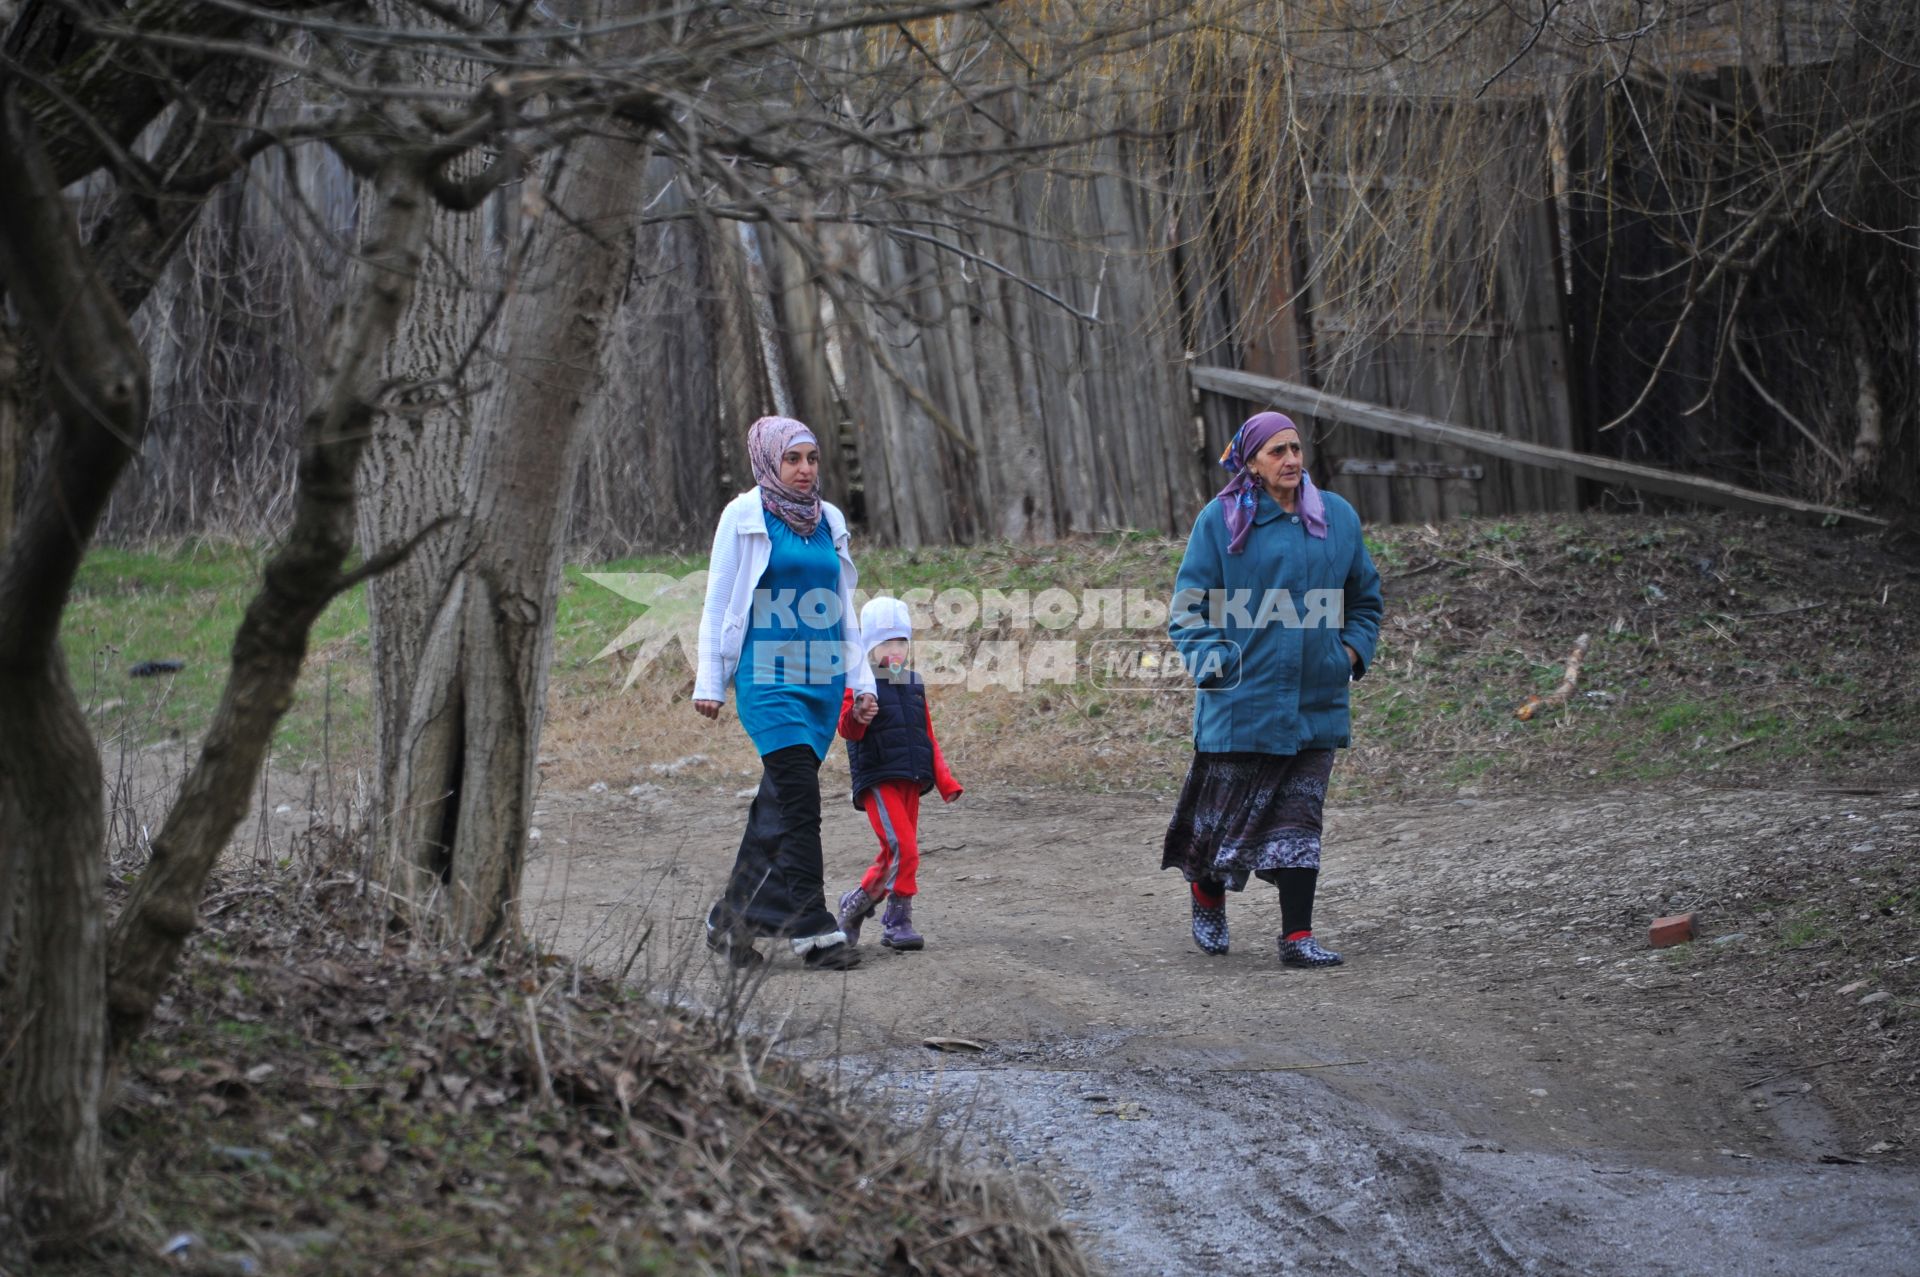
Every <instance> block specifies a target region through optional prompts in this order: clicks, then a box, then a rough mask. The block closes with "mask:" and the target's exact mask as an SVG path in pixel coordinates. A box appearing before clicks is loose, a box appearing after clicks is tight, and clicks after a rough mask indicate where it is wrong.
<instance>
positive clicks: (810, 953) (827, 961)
mask: <svg viewBox="0 0 1920 1277" xmlns="http://www.w3.org/2000/svg"><path fill="white" fill-rule="evenodd" d="M800 961H802V962H804V963H806V964H807V965H808V966H810V967H812V968H813V969H814V970H816V971H851V970H853V969H854V968H855V967H857V966H859V965H860V951H859V950H858V949H856V948H854V947H853V946H852V945H850V944H844V943H843V944H830V945H828V946H827V947H826V948H824V949H809V950H807V952H806V955H805V956H804V957H802V958H801V959H800Z"/></svg>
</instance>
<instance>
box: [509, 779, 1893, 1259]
mask: <svg viewBox="0 0 1920 1277" xmlns="http://www.w3.org/2000/svg"><path fill="white" fill-rule="evenodd" d="M750 783H751V781H750V779H749V778H746V777H733V776H728V777H726V778H711V779H708V780H706V782H705V783H704V784H695V783H691V782H689V781H684V780H683V781H664V782H662V784H660V785H657V786H642V787H640V791H639V792H638V793H637V794H632V795H629V794H625V793H622V792H620V791H617V790H616V791H611V792H599V793H564V794H563V793H552V792H549V793H548V794H547V795H545V797H544V799H543V802H542V812H543V814H542V815H541V817H540V818H539V821H538V823H539V825H540V826H541V831H542V834H541V846H542V848H543V852H542V854H541V856H540V857H539V858H538V859H536V861H535V862H534V864H533V865H532V867H531V869H530V873H529V877H528V882H527V899H528V919H529V923H530V925H532V926H533V927H534V928H535V929H536V930H537V931H540V932H542V933H543V934H545V935H547V936H549V937H550V938H551V939H552V942H553V943H554V944H555V945H556V946H557V947H558V948H559V949H561V950H562V951H565V952H572V953H585V954H588V955H590V956H591V957H592V958H593V959H594V960H596V961H598V962H600V963H603V964H604V963H607V962H609V961H611V962H614V963H616V964H617V963H620V962H624V961H626V957H627V954H628V953H630V952H631V951H632V947H633V945H634V943H635V941H636V939H637V938H638V937H639V936H641V935H643V934H645V932H646V928H647V927H649V926H652V927H653V928H654V930H653V933H652V935H651V937H650V938H649V939H648V941H647V944H646V946H645V948H644V949H643V950H642V951H641V956H640V958H639V959H638V962H637V964H636V970H640V969H643V968H645V967H647V966H649V965H652V966H653V967H654V970H655V973H656V974H657V973H658V972H659V971H660V970H661V969H662V967H664V966H668V965H671V964H672V963H673V962H674V960H675V958H674V955H676V954H685V953H686V952H687V949H688V945H689V944H690V942H691V939H692V936H693V934H694V931H695V929H696V927H697V923H698V919H699V916H700V914H701V911H702V910H703V908H704V906H705V904H706V902H707V901H709V900H710V899H711V898H712V897H713V895H714V894H715V892H716V890H717V888H718V886H719V884H720V882H721V881H722V879H723V877H724V875H725V872H726V869H727V866H728V864H729V863H730V861H731V857H732V852H733V848H734V846H735V844H736V842H737V839H738V835H739V828H740V822H741V818H742V816H743V814H744V810H745V806H746V799H745V798H744V797H742V796H740V795H739V794H738V793H737V792H736V791H738V790H741V789H744V788H745V787H746V786H748V785H749V784H750ZM828 792H829V793H830V794H834V793H837V792H838V791H837V790H836V789H835V788H834V787H833V784H832V782H829V785H828ZM1166 811H1167V806H1166V803H1165V802H1164V800H1157V799H1154V798H1148V797H1132V796H1124V795H1123V796H1118V797H1115V796H1076V795H1061V794H1054V793H1049V794H1018V793H1008V792H1004V791H1001V792H982V793H969V794H968V795H967V796H966V797H965V798H963V799H962V800H961V802H960V803H959V804H957V805H955V806H954V807H952V808H948V809H943V810H933V811H931V812H930V813H929V815H928V818H927V819H926V821H925V824H924V831H923V841H924V843H925V844H926V847H927V850H926V858H925V863H924V866H923V869H922V876H921V881H922V887H921V892H922V894H921V899H920V903H919V905H918V907H917V908H916V921H917V922H918V923H919V924H920V927H921V929H922V930H923V931H925V932H926V934H927V936H928V937H929V947H928V949H927V950H926V951H925V952H924V953H920V954H908V955H900V954H893V953H889V952H885V951H882V950H879V949H878V948H873V949H871V950H870V951H869V953H868V958H867V962H866V963H865V964H864V965H863V966H862V967H861V968H860V969H859V970H857V971H854V972H852V973H850V974H849V975H847V976H845V977H839V976H829V975H822V974H820V973H815V972H808V971H803V970H802V969H801V968H800V967H799V965H798V963H797V962H795V961H794V960H792V959H791V958H788V957H782V958H781V959H779V960H778V962H777V963H776V964H775V965H774V969H773V971H772V973H771V974H770V976H769V978H768V979H767V981H766V983H765V985H764V987H763V988H762V989H761V990H760V992H759V994H758V1000H757V1003H756V1008H755V1011H756V1015H757V1017H758V1019H759V1022H760V1023H763V1024H767V1025H773V1024H784V1025H786V1029H787V1032H788V1034H789V1035H790V1036H797V1037H798V1038H799V1043H798V1046H797V1048H796V1049H799V1050H801V1051H814V1052H818V1053H819V1054H820V1055H821V1056H822V1057H823V1058H824V1057H825V1056H827V1055H829V1054H830V1053H831V1052H832V1050H833V1048H834V1046H835V1044H836V1042H837V1044H838V1046H839V1048H840V1049H841V1051H842V1053H843V1056H844V1063H843V1067H853V1068H855V1069H866V1070H870V1071H872V1072H874V1073H875V1074H876V1075H877V1076H878V1077H879V1078H880V1080H882V1081H883V1082H885V1083H887V1084H888V1085H889V1086H891V1087H892V1088H894V1092H895V1094H894V1099H893V1100H892V1102H893V1103H895V1104H897V1105H898V1106H899V1107H900V1108H901V1110H902V1111H903V1113H904V1114H905V1115H906V1116H908V1117H912V1116H914V1115H915V1114H916V1113H917V1112H921V1111H926V1108H927V1105H928V1102H929V1101H931V1100H933V1099H935V1098H936V1097H937V1098H938V1100H939V1103H938V1104H936V1105H934V1106H933V1110H934V1111H935V1112H936V1113H937V1114H938V1115H939V1116H938V1120H941V1121H944V1122H949V1123H956V1122H971V1123H972V1124H973V1126H974V1128H975V1129H979V1130H984V1131H985V1132H987V1133H988V1134H989V1135H991V1136H992V1137H993V1140H994V1141H995V1142H996V1143H997V1145H998V1147H999V1148H1000V1150H1001V1153H1000V1154H998V1155H1001V1156H1005V1157H1006V1158H1007V1159H1008V1160H1009V1161H1011V1162H1013V1163H1016V1164H1020V1165H1024V1166H1030V1167H1039V1168H1041V1169H1043V1170H1044V1171H1045V1172H1046V1173H1047V1174H1048V1176H1049V1177H1050V1178H1051V1179H1052V1181H1053V1182H1054V1183H1055V1184H1056V1185H1057V1186H1058V1188H1059V1190H1060V1191H1061V1193H1062V1195H1063V1196H1064V1197H1065V1199H1066V1201H1067V1203H1068V1206H1069V1209H1070V1213H1071V1215H1072V1217H1073V1218H1075V1219H1076V1220H1077V1221H1078V1222H1079V1223H1080V1225H1081V1226H1082V1227H1083V1228H1084V1230H1085V1233H1086V1235H1087V1238H1088V1240H1089V1243H1090V1245H1091V1247H1092V1249H1093V1250H1094V1251H1095V1252H1096V1253H1098V1254H1100V1255H1101V1256H1102V1257H1103V1258H1104V1259H1105V1260H1106V1262H1107V1263H1108V1265H1109V1267H1110V1269H1111V1271H1113V1272H1114V1273H1116V1274H1121V1275H1125V1277H1130V1275H1132V1274H1160V1273H1167V1274H1189V1273H1208V1274H1215V1273H1217V1274H1242V1273H1247V1274H1252V1273H1274V1272H1300V1273H1368V1274H1372V1273H1381V1274H1389V1273H1393V1274H1398V1273H1435V1274H1442V1273H1483V1272H1498V1273H1506V1272H1511V1273H1596V1274H1615V1273H1617V1274H1752V1273H1779V1274H1795V1275H1812V1274H1824V1273H1833V1274H1846V1275H1847V1277H1865V1275H1866V1274H1900V1273H1920V1170H1917V1169H1916V1168H1915V1166H1914V1165H1913V1163H1912V1161H1911V1160H1910V1158H1911V1154H1912V1152H1913V1150H1914V1149H1915V1148H1916V1146H1917V1145H1920V1132H1916V1129H1915V1125H1914V1113H1913V1109H1914V1101H1913V1096H1912V1088H1911V1086H1910V1085H1909V1083H1908V1081H1907V1079H1906V1078H1905V1077H1904V1076H1900V1075H1895V1074H1893V1073H1889V1072H1888V1070H1886V1069H1882V1070H1880V1073H1879V1074H1875V1073H1873V1071H1872V1070H1871V1069H1870V1068H1869V1067H1868V1066H1869V1065H1870V1064H1871V1060H1868V1059H1866V1058H1864V1056H1865V1054H1866V1053H1867V1052H1868V1051H1869V1048H1870V1047H1871V1046H1872V1044H1873V1043H1875V1042H1877V1041H1879V1040H1880V1039H1879V1038H1876V1037H1874V1036H1873V1035H1874V1034H1876V1033H1879V1032H1881V1029H1880V1028H1876V1027H1875V1026H1876V1025H1881V1026H1884V1025H1885V1024H1886V1023H1888V1021H1885V1020H1878V1021H1874V1020H1869V1019H1867V1018H1866V1017H1871V1016H1874V1015H1876V1014H1891V1012H1892V1008H1895V1007H1898V1006H1900V1005H1901V1003H1900V1002H1899V1001H1898V1000H1893V1001H1888V1000H1880V1002H1879V1004H1878V1005H1877V1007H1871V1008H1865V1009H1862V1010H1861V1011H1860V1012H1859V1018H1861V1020H1862V1022H1861V1023H1860V1024H1859V1025H1858V1026H1857V1031H1858V1033H1859V1034H1860V1035H1863V1036H1860V1037H1858V1038H1857V1039H1855V1038H1849V1039H1848V1040H1847V1049H1848V1050H1850V1051H1851V1052H1852V1054H1851V1055H1850V1056H1849V1057H1848V1060H1847V1061H1843V1062H1838V1063H1835V1062H1831V1061H1828V1060H1827V1059H1826V1053H1825V1052H1824V1051H1823V1044H1822V1043H1820V1042H1813V1041H1809V1040H1808V1038H1809V1035H1810V1034H1811V1033H1813V1032H1815V1031H1818V1032H1821V1033H1828V1032H1838V1031H1839V1030H1836V1029H1834V1028H1833V1027H1832V1026H1833V1025H1834V1024H1835V1023H1837V1022H1836V1021H1835V1020H1834V1018H1833V1015H1831V1014H1825V1013H1823V1014H1822V1015H1815V1014H1814V1013H1813V1011H1812V1010H1810V1009H1809V1008H1815V1007H1827V1006H1829V1005H1833V1006H1837V1005H1839V1004H1838V1003H1831V1004H1830V1003H1829V1002H1828V1001H1827V1000H1829V999H1832V998H1834V997H1836V996H1841V994H1840V993H1839V992H1838V991H1840V990H1845V989H1846V988H1847V986H1846V985H1845V984H1843V981H1845V980H1846V979H1847V978H1848V975H1849V969H1848V968H1847V967H1846V965H1845V962H1846V954H1845V953H1844V952H1842V951H1840V950H1836V953H1835V956H1834V957H1833V959H1832V962H1831V963H1829V964H1828V965H1823V966H1819V967H1817V968H1814V974H1813V975H1810V976H1808V977H1807V978H1805V979H1804V980H1802V981H1801V982H1800V983H1801V987H1797V988H1796V987H1794V986H1793V984H1792V982H1786V983H1784V984H1783V982H1782V981H1781V980H1779V979H1767V980H1762V979H1759V978H1758V973H1761V972H1772V973H1773V974H1775V975H1777V974H1778V973H1777V971H1775V969H1774V968H1773V967H1771V966H1769V965H1768V964H1770V963H1773V962H1776V961H1777V956H1778V953H1779V951H1780V948H1781V945H1782V943H1783V942H1782V940H1781V938H1780V935H1781V927H1782V926H1783V925H1785V924H1786V923H1787V922H1789V921H1790V919H1791V917H1792V913H1791V910H1792V905H1793V902H1792V900H1791V898H1783V896H1782V893H1783V892H1784V891H1787V890H1788V888H1787V887H1786V886H1785V885H1784V884H1788V883H1790V882H1791V881H1792V880H1793V875H1794V874H1796V873H1802V872H1806V871H1808V870H1809V867H1811V871H1813V872H1820V873H1841V872H1848V873H1852V874H1853V876H1852V877H1851V878H1850V879H1849V881H1852V882H1854V883H1857V884H1860V890H1862V891H1864V892H1870V891H1871V890H1873V889H1874V888H1875V887H1876V883H1875V881H1874V880H1873V875H1874V874H1876V873H1878V872H1880V871H1881V870H1882V869H1883V868H1886V867H1888V866H1893V865H1898V864H1910V863H1912V853H1913V851H1914V849H1915V847H1916V844H1920V793H1904V794H1902V793H1881V794H1849V793H1836V792H1820V791H1808V792H1800V793H1783V792H1779V791H1767V792H1759V791H1713V790H1698V789H1687V790H1679V789H1676V790H1671V791H1662V792H1651V793H1630V794H1629V793H1620V794H1602V795H1598V796H1595V795H1584V796H1580V797H1577V798H1567V799H1563V800H1553V799H1524V800H1523V799H1515V798H1502V799H1489V800H1480V799H1476V798H1471V797H1468V798H1461V799H1457V800H1454V801H1447V802H1436V803H1432V804H1421V805H1394V806H1374V807H1347V808H1338V807H1336V808H1334V809H1332V810H1331V811H1330V813H1329V816H1330V819H1329V829H1328V853H1327V864H1326V871H1325V872H1324V873H1323V885H1322V893H1321V903H1320V906H1319V909H1318V916H1317V919H1316V921H1317V930H1318V931H1319V932H1320V933H1321V934H1322V935H1323V936H1324V937H1325V939H1326V940H1327V941H1328V942H1329V943H1331V944H1333V945H1334V946H1335V947H1337V948H1339V949H1341V950H1343V951H1344V952H1345V953H1346V955H1347V958H1348V965H1347V966H1346V967H1345V968H1343V969H1341V970H1338V971H1334V972H1292V971H1284V970H1282V969H1280V968H1279V967H1278V965H1277V963H1276V961H1275V955H1274V932H1275V929H1276V927H1277V925H1278V903H1277V901H1276V900H1274V899H1273V898H1272V897H1271V893H1270V892H1266V891H1250V892H1248V893H1246V894H1245V895H1243V896H1237V897H1234V898H1233V899H1232V901H1231V903H1230V905H1229V915H1230V918H1231V921H1232V926H1233V936H1234V943H1233V951H1232V953H1231V954H1230V955H1229V956H1226V957H1224V958H1208V957H1206V956H1204V955H1202V954H1201V953H1199V952H1198V951H1197V950H1196V949H1195V948H1194V946H1193V944H1192V942H1191V940H1190V939H1189V937H1188V935H1187V904H1186V895H1185V888H1184V885H1183V884H1182V883H1181V882H1179V880H1178V879H1177V877H1176V876H1175V875H1173V874H1170V873H1169V874H1162V873H1160V872H1158V871H1157V870H1156V869H1155V868H1154V866H1155V865H1157V863H1158V845H1159V839H1160V836H1161V833H1162V830H1163V828H1164V824H1165V819H1166ZM870 844H871V835H870V834H869V833H868V831H867V828H866V824H865V820H864V818H863V817H861V816H860V815H859V814H858V813H856V812H854V811H853V810H852V809H851V808H850V807H848V806H845V805H844V804H843V803H841V802H833V803H830V804H829V809H828V816H827V860H828V868H829V881H830V885H832V886H833V889H834V890H835V891H837V890H839V889H841V888H842V887H843V886H844V885H845V884H846V883H847V882H849V881H851V879H852V877H853V876H854V875H855V874H857V872H858V870H859V869H860V868H861V867H862V866H863V865H864V864H865V863H866V861H867V860H868V859H869V858H870V854H871V852H870ZM1890 852H1892V853H1897V854H1895V855H1893V856H1892V857H1891V858H1889V853H1890ZM1683 908H1697V909H1700V910H1701V913H1702V917H1703V919H1704V920H1705V922H1706V927H1707V933H1706V935H1705V937H1703V939H1702V941H1701V942H1700V943H1698V944H1696V945H1695V946H1693V947H1692V948H1691V949H1686V950H1681V951H1677V952H1676V951H1668V952H1664V953H1656V952H1653V951H1651V950H1649V949H1648V948H1647V945H1646V931H1645V927H1646V921H1647V919H1648V917H1649V916H1650V915H1651V914H1652V913H1654V912H1667V911H1671V910H1678V909H1683ZM1716 941H1718V942H1719V943H1715V942H1716ZM1816 956H1817V955H1816ZM1915 957H1920V955H1914V956H1909V957H1908V958H1907V959H1906V961H1908V962H1913V961H1914V960H1915ZM1821 961H1822V962H1823V963H1825V962H1826V961H1827V960H1826V959H1824V958H1823V959H1821ZM1894 961H1896V962H1897V961H1898V959H1897V958H1896V959H1894ZM689 987H690V989H691V992H692V995H693V996H707V997H711V996H714V993H713V988H714V986H713V976H712V972H711V970H710V968H708V966H707V965H706V964H705V963H698V964H696V966H695V970H694V976H693V979H692V982H691V984H690V986H689ZM1844 1001H1845V1003H1846V1005H1847V1007H1849V1008H1850V1007H1851V1006H1852V1004H1853V1001H1854V990H1847V992H1846V993H1845V996H1844ZM1849 1013H1850V1012H1849ZM1845 1023H1846V1024H1851V1023H1852V1022H1851V1021H1847V1022H1845ZM815 1025H818V1026H822V1028H821V1030H820V1032H818V1033H816V1034H814V1035H813V1036H812V1037H810V1038H809V1037H806V1036H805V1035H803V1034H798V1035H797V1034H796V1033H795V1026H815ZM1843 1027H1845V1026H1844V1025H1843ZM1846 1031H1847V1032H1849V1033H1852V1032H1855V1029H1853V1028H1846ZM930 1036H946V1037H958V1038H966V1039H972V1040H975V1041H977V1042H979V1043H981V1044H983V1045H984V1046H985V1048H986V1049H985V1050H984V1051H981V1052H979V1053H936V1052H934V1051H931V1050H929V1049H927V1048H926V1047H925V1046H923V1045H922V1043H923V1040H924V1039H926V1038H928V1037H930ZM1829 1063H1832V1065H1833V1066H1832V1067H1826V1065H1827V1064H1829ZM1823 1158H1825V1159H1828V1160H1827V1161H1822V1159H1823Z"/></svg>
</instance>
